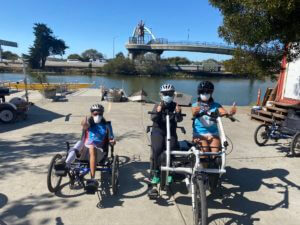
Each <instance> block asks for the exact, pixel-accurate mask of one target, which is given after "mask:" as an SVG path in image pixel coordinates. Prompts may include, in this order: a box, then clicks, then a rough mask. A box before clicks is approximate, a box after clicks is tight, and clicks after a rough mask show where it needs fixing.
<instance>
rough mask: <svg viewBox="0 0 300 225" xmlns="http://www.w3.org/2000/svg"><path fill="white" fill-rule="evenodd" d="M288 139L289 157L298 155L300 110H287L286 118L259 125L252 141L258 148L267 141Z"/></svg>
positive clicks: (299, 148)
mask: <svg viewBox="0 0 300 225" xmlns="http://www.w3.org/2000/svg"><path fill="white" fill-rule="evenodd" d="M279 139H290V140H291V143H290V149H289V153H290V155H291V156H293V157H295V156H299V155H300V110H293V109H291V110H288V114H287V116H286V118H285V119H284V120H283V121H281V122H278V121H276V120H273V121H272V123H271V124H261V125H259V126H258V127H257V128H256V130H255V132H254V141H255V143H256V144H257V145H258V146H264V145H266V143H267V142H268V141H269V140H274V141H275V142H277V141H278V140H279Z"/></svg>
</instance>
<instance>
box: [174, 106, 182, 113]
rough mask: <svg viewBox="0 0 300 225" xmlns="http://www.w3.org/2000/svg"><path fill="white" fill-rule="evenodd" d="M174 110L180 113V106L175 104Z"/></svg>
mask: <svg viewBox="0 0 300 225" xmlns="http://www.w3.org/2000/svg"><path fill="white" fill-rule="evenodd" d="M175 112H177V113H180V112H181V107H180V106H179V105H178V104H176V108H175Z"/></svg>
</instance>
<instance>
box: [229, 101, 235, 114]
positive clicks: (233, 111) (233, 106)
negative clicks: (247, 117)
mask: <svg viewBox="0 0 300 225" xmlns="http://www.w3.org/2000/svg"><path fill="white" fill-rule="evenodd" d="M236 111H237V109H236V104H235V102H234V103H233V104H232V107H231V110H230V112H229V114H230V115H234V114H236Z"/></svg>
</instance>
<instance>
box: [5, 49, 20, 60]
mask: <svg viewBox="0 0 300 225" xmlns="http://www.w3.org/2000/svg"><path fill="white" fill-rule="evenodd" d="M2 58H3V59H8V60H17V59H18V58H19V56H18V55H17V54H15V53H12V52H11V51H4V52H2Z"/></svg>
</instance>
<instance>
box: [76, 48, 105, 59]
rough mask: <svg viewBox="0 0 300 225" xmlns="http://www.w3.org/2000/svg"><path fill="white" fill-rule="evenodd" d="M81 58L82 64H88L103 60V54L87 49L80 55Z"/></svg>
mask: <svg viewBox="0 0 300 225" xmlns="http://www.w3.org/2000/svg"><path fill="white" fill-rule="evenodd" d="M81 57H82V59H83V61H84V62H89V61H90V60H93V61H95V60H97V59H103V54H102V53H101V52H98V51H97V50H96V49H88V50H85V51H84V52H83V53H82V54H81Z"/></svg>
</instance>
